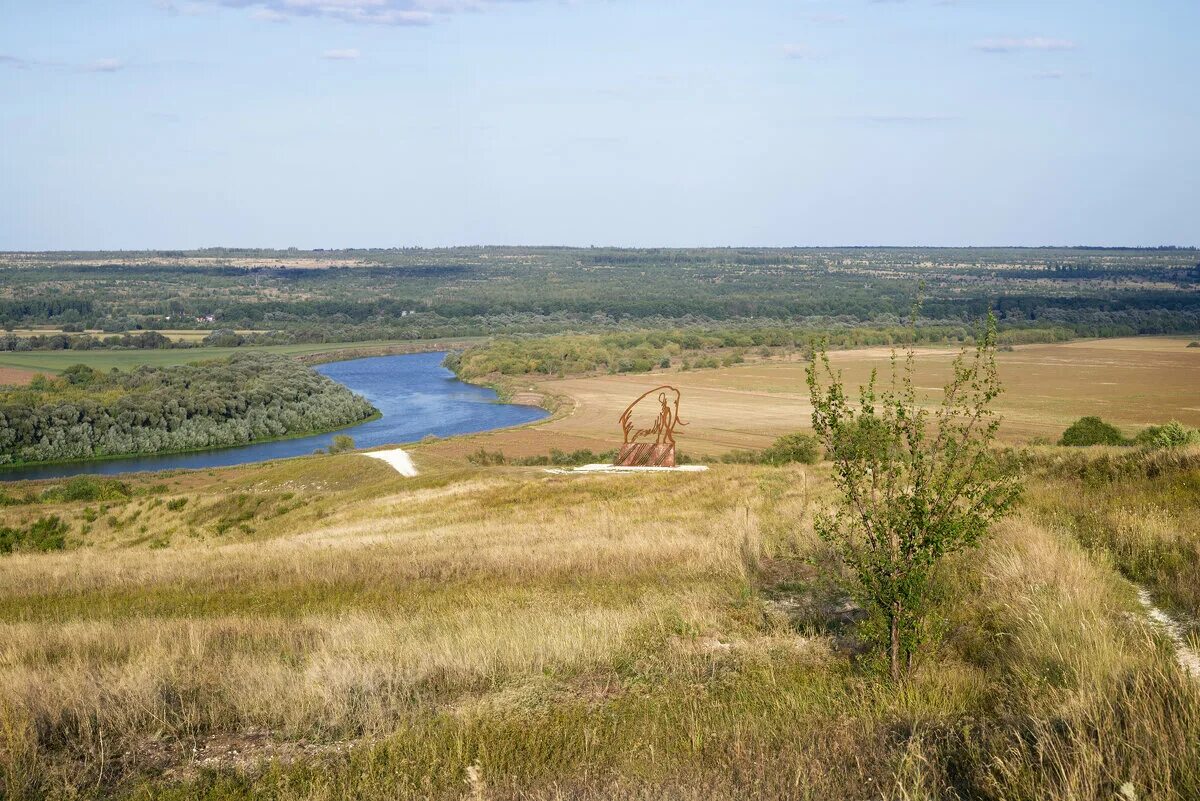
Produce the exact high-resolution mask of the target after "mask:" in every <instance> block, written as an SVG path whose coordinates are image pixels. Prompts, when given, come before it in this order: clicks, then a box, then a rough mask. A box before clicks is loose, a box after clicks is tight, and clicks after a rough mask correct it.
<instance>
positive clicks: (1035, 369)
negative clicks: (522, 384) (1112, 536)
mask: <svg viewBox="0 0 1200 801" xmlns="http://www.w3.org/2000/svg"><path fill="white" fill-rule="evenodd" d="M1187 343H1188V339H1187V338H1173V337H1130V338H1124V339H1108V340H1087V341H1080V342H1071V343H1067V344H1053V345H1027V346H1021V347H1017V348H1016V349H1015V350H1013V351H1007V352H1003V353H1000V354H998V355H997V362H998V365H999V369H1000V376H1001V378H1002V379H1003V381H1004V387H1005V392H1004V395H1003V396H1001V398H1000V399H999V401H998V404H997V407H998V409H999V410H1000V412H1001V413H1002V414H1003V415H1004V418H1005V424H1004V427H1003V428H1002V429H1001V437H1002V439H1004V440H1006V441H1009V442H1026V441H1029V440H1032V439H1034V438H1036V437H1046V438H1049V439H1052V440H1057V438H1058V437H1059V435H1060V434H1061V433H1062V431H1063V429H1065V428H1066V427H1067V426H1068V425H1070V424H1071V423H1072V422H1074V421H1075V420H1077V419H1078V418H1080V417H1082V416H1085V415H1099V416H1101V417H1103V418H1104V419H1105V420H1109V421H1111V422H1113V423H1114V424H1116V425H1118V426H1120V427H1122V428H1124V429H1125V430H1126V433H1130V434H1132V433H1133V432H1134V431H1136V430H1137V429H1140V428H1143V427H1145V426H1148V425H1151V424H1160V423H1164V422H1166V421H1168V420H1172V419H1175V420H1179V421H1181V422H1183V423H1185V424H1187V425H1189V426H1198V425H1200V348H1188V347H1187ZM955 353H956V351H955V350H951V349H934V348H926V349H922V350H920V351H919V357H918V375H917V382H918V386H920V387H921V388H923V389H925V390H926V391H927V392H928V393H929V394H928V396H929V397H930V398H931V399H932V398H934V397H936V395H937V393H939V392H940V389H941V387H942V385H943V384H945V382H946V381H947V380H948V379H949V377H950V365H951V362H952V360H953V358H954V356H955ZM831 357H832V361H833V363H834V365H835V366H836V367H839V368H841V369H842V370H844V371H845V377H846V379H847V380H848V381H849V382H851V383H853V384H858V383H862V382H865V381H866V380H867V378H868V377H869V376H870V372H871V370H873V369H877V370H879V371H880V374H881V376H883V375H886V374H887V370H888V360H889V358H890V351H889V350H887V349H885V348H870V349H863V350H850V351H840V352H835V353H833V354H831ZM663 383H669V384H673V385H675V386H678V387H679V388H680V390H681V391H682V392H683V398H684V401H683V407H682V417H683V419H684V420H686V421H687V422H688V423H689V424H690V425H689V426H688V427H686V428H681V429H679V447H680V448H681V449H682V450H683V451H685V452H687V453H696V454H710V453H720V452H723V451H727V450H733V449H738V448H763V447H766V446H767V445H769V444H770V443H771V442H772V441H773V440H774V438H775V437H777V436H779V435H780V434H784V433H787V432H790V431H796V430H798V429H804V428H807V427H808V425H809V415H810V414H811V412H812V409H811V407H810V406H809V404H808V389H807V387H806V386H805V383H804V363H803V362H802V361H800V360H799V359H795V360H792V361H763V362H757V363H753V364H744V365H737V366H734V367H722V368H717V369H710V370H692V371H686V372H683V371H676V370H669V371H662V372H657V373H653V374H650V375H645V374H640V375H602V376H587V377H580V378H565V379H557V380H542V381H531V382H530V388H531V389H532V390H533V391H540V392H544V393H546V394H550V395H565V396H568V397H570V398H572V399H573V400H574V401H575V405H574V408H573V409H572V410H570V411H568V412H565V413H564V414H562V415H560V416H559V417H557V418H556V419H553V420H551V421H548V422H546V423H542V424H539V425H535V426H530V427H527V428H522V429H517V430H511V431H501V432H496V433H492V434H481V435H478V436H474V437H463V438H458V439H456V440H454V441H452V442H447V443H443V444H440V445H439V446H437V451H438V452H441V453H446V454H448V455H449V454H464V453H468V452H470V451H473V450H476V449H478V448H480V447H483V448H486V449H488V450H502V451H504V452H505V453H506V454H510V455H515V456H523V455H529V454H531V453H544V452H546V451H547V450H548V449H549V448H559V449H562V450H567V451H570V450H575V449H579V448H591V449H592V450H597V451H602V450H606V449H608V448H611V447H613V446H614V445H615V444H616V443H618V442H619V436H620V430H619V428H618V426H617V418H618V417H619V416H620V414H621V411H622V410H623V409H624V407H625V405H626V404H627V403H629V401H631V400H632V399H633V398H636V397H637V396H638V395H639V394H640V393H641V392H643V391H644V390H646V389H648V388H650V387H653V386H656V385H658V384H663Z"/></svg>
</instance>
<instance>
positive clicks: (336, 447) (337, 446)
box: [329, 434, 354, 453]
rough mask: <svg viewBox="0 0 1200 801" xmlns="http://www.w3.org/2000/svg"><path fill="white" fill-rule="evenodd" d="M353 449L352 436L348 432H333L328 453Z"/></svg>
mask: <svg viewBox="0 0 1200 801" xmlns="http://www.w3.org/2000/svg"><path fill="white" fill-rule="evenodd" d="M352 450H354V437H352V436H350V435H349V434H335V435H334V437H333V442H332V443H331V444H330V446H329V452H330V453H345V452H346V451H352Z"/></svg>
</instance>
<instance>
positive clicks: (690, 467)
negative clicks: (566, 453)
mask: <svg viewBox="0 0 1200 801" xmlns="http://www.w3.org/2000/svg"><path fill="white" fill-rule="evenodd" d="M707 469H708V465H704V464H682V465H680V466H679V467H618V466H617V465H613V464H585V465H583V466H582V467H573V468H561V467H554V468H550V469H549V470H547V471H546V472H547V473H560V474H561V473H703V472H704V471H705V470H707Z"/></svg>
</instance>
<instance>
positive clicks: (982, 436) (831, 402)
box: [808, 314, 1020, 680]
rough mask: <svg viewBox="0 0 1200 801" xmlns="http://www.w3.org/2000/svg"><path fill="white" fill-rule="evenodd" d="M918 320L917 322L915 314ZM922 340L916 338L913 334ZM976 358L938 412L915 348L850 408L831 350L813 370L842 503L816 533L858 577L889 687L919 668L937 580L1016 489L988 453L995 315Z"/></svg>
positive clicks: (816, 407)
mask: <svg viewBox="0 0 1200 801" xmlns="http://www.w3.org/2000/svg"><path fill="white" fill-rule="evenodd" d="M914 318H915V314H914ZM913 339H914V340H915V337H914V338H913ZM977 342H978V344H977V346H976V348H975V350H974V354H973V355H971V356H968V352H967V351H966V350H964V351H963V352H962V353H960V354H959V355H958V357H957V358H956V359H955V360H954V376H953V378H952V379H951V381H950V383H949V384H947V385H946V388H945V392H944V394H943V396H942V399H941V402H940V404H938V405H937V407H936V409H935V410H934V411H933V412H932V413H931V412H930V410H929V409H928V408H926V407H925V406H922V405H921V403H920V401H919V399H918V397H917V390H916V386H915V383H914V369H915V367H914V358H915V357H914V352H913V349H912V346H911V345H909V346H907V347H906V348H905V358H904V360H903V364H901V363H900V361H899V359H898V357H897V355H896V352H895V351H893V352H892V362H891V382H890V386H889V387H888V388H887V389H884V390H881V389H879V388H878V380H877V379H878V377H877V375H876V373H875V372H874V371H873V372H872V374H871V378H870V380H869V382H868V383H867V385H866V386H863V387H860V388H859V398H858V402H857V404H855V403H854V402H853V401H851V400H850V399H849V398H848V396H847V394H846V390H845V387H844V385H843V383H842V378H841V373H840V371H838V372H835V371H834V369H833V367H832V366H831V365H830V362H829V355H828V352H827V351H826V349H825V346H824V344H823V343H822V345H821V346H820V347H819V348H818V349H817V351H816V353H815V354H814V357H813V359H812V360H811V361H810V363H809V366H808V387H809V394H810V396H811V400H812V405H813V414H812V422H813V429H814V431H815V432H816V434H817V437H818V438H819V439H820V440H821V442H822V444H823V445H824V446H825V450H826V454H827V456H828V457H829V458H830V459H831V460H832V462H833V479H834V485H835V487H836V489H837V501H836V503H835V508H834V509H833V510H827V511H825V512H823V513H821V514H819V515H818V516H817V519H816V530H817V533H818V534H819V535H820V536H821V538H822V539H824V540H826V541H827V542H829V543H831V544H832V545H833V546H834V548H835V549H836V550H837V552H838V554H839V555H840V557H841V559H842V560H843V562H844V563H845V564H846V566H847V567H848V568H849V569H850V572H851V574H852V578H853V581H854V589H855V590H856V593H857V594H858V596H859V597H860V598H861V600H862V602H863V604H864V606H865V607H866V608H867V609H868V611H870V612H871V614H872V619H873V620H874V621H876V622H878V623H880V624H882V625H881V629H882V631H881V635H880V639H882V640H883V641H884V642H883V643H881V644H884V645H885V646H886V649H887V659H888V663H889V667H890V672H891V676H892V678H893V680H899V679H900V678H901V676H902V674H903V673H904V671H905V670H906V669H907V668H908V667H909V666H911V664H912V657H913V654H914V652H915V648H916V645H917V640H918V633H919V630H920V624H921V620H922V616H923V613H924V607H925V605H926V603H925V602H926V600H927V595H928V589H929V583H930V580H931V578H932V575H933V572H934V570H935V569H936V567H937V566H938V564H939V563H940V562H941V560H942V559H943V558H944V557H945V556H946V555H948V554H950V553H953V552H955V551H959V550H962V549H964V548H968V547H972V546H974V545H976V544H977V543H978V542H979V541H980V539H981V538H982V537H983V536H984V535H985V534H986V533H987V530H988V526H989V525H990V524H991V523H992V522H993V521H995V520H997V519H998V518H1000V517H1002V516H1003V515H1004V514H1006V513H1007V512H1008V510H1009V509H1010V508H1011V506H1012V504H1013V503H1014V502H1015V501H1016V499H1017V497H1018V495H1019V493H1020V483H1019V480H1018V478H1017V477H1016V475H1015V474H1014V473H1013V472H1012V471H1011V470H1009V469H1006V468H1005V466H1004V465H1003V462H1002V460H1001V459H1000V458H998V455H997V453H996V451H995V450H994V449H993V447H992V445H993V442H994V440H995V436H996V431H997V429H998V428H999V425H1000V419H999V417H997V416H996V414H995V412H994V411H993V409H992V402H993V401H994V400H995V398H996V396H997V395H999V394H1000V392H1001V386H1000V380H999V377H998V375H997V373H996V363H995V352H996V323H995V318H994V317H992V316H991V315H989V317H988V320H987V323H986V325H985V326H984V328H983V331H981V332H980V335H979V337H978V339H977Z"/></svg>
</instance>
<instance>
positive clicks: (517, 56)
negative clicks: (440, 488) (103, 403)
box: [0, 0, 1200, 250]
mask: <svg viewBox="0 0 1200 801" xmlns="http://www.w3.org/2000/svg"><path fill="white" fill-rule="evenodd" d="M1198 31H1200V3H1197V2H1195V0H1142V1H1141V2H1135V1H1134V0H1125V1H1120V0H1038V1H1037V2H1033V1H1027V0H745V2H742V3H729V2H716V0H710V1H707V2H701V1H699V0H692V1H689V0H573V1H572V2H562V1H560V0H267V1H266V2H252V1H251V0H157V1H156V0H123V1H119V2H115V1H114V2H98V1H96V0H92V1H89V2H76V1H74V0H54V2H41V0H0V249H8V250H13V249H65V248H78V249H90V248H142V247H153V248H185V247H200V246H210V245H228V246H277V247H287V246H297V247H350V246H358V247H368V246H374V247H382V246H410V245H422V246H438V245H454V244H570V245H630V246H655V245H660V246H688V245H838V244H848V245H849V244H897V245H901V244H903V245H993V244H996V245H1001V244H1013V245H1043V244H1066V245H1069V244H1112V245H1158V244H1200V102H1198V101H1200V66H1198V64H1200V62H1197V60H1196V58H1195V34H1196V33H1197V32H1198Z"/></svg>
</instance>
